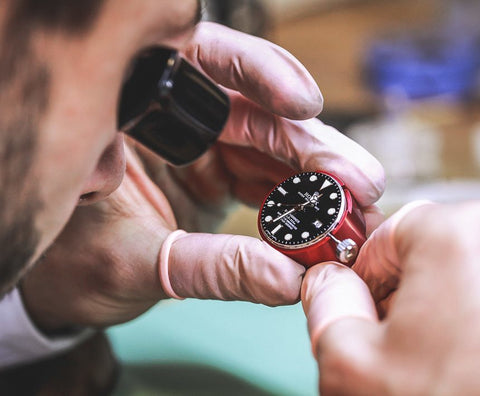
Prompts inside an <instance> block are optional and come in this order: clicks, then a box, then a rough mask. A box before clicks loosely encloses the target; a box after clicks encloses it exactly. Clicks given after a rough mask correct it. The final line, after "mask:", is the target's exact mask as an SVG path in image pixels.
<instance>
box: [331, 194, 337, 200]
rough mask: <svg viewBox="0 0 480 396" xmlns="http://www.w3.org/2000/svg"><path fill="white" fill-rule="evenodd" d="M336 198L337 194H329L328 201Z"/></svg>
mask: <svg viewBox="0 0 480 396" xmlns="http://www.w3.org/2000/svg"><path fill="white" fill-rule="evenodd" d="M337 197H338V194H337V193H331V194H330V199H336V198H337Z"/></svg>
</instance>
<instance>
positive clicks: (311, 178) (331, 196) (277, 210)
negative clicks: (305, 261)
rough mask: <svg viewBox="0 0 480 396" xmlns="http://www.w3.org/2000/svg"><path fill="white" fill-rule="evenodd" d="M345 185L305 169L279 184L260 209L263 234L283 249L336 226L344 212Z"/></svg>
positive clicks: (295, 245)
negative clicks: (343, 186)
mask: <svg viewBox="0 0 480 396" xmlns="http://www.w3.org/2000/svg"><path fill="white" fill-rule="evenodd" d="M344 207H345V195H344V193H343V188H342V187H341V186H340V184H339V183H338V182H337V181H336V180H335V179H334V178H333V177H331V176H329V175H326V174H324V173H319V172H305V173H300V174H297V175H294V176H292V177H289V178H288V179H286V180H285V181H284V182H282V183H280V184H279V185H278V186H276V187H275V188H274V189H273V191H272V192H271V193H270V194H269V195H268V197H267V198H266V200H265V202H264V204H263V207H262V208H261V211H260V219H259V222H260V225H261V231H262V232H263V234H264V235H265V236H266V237H267V238H268V239H269V240H270V241H271V242H273V243H274V244H276V245H279V246H281V247H284V248H298V247H300V245H301V246H303V245H305V244H306V245H308V244H312V243H315V242H316V239H317V238H319V237H323V235H324V234H325V233H327V232H329V231H331V230H332V228H334V226H335V225H336V223H337V221H338V219H340V217H341V216H342V214H343V211H344Z"/></svg>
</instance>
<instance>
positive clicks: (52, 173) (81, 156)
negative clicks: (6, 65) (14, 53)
mask: <svg viewBox="0 0 480 396" xmlns="http://www.w3.org/2000/svg"><path fill="white" fill-rule="evenodd" d="M198 7H199V5H198V2H197V1H196V0H181V1H171V0H142V1H124V0H106V2H105V4H104V6H103V7H102V8H101V11H100V12H99V14H98V16H97V17H96V19H95V21H94V23H93V24H92V26H91V27H90V28H89V29H88V31H86V32H84V33H82V34H79V35H76V36H73V35H69V34H67V33H65V32H63V31H48V30H46V31H42V32H39V33H38V34H36V36H35V37H34V39H33V41H32V43H31V44H32V48H33V50H34V51H35V54H36V57H37V58H38V59H39V61H40V62H41V63H43V64H44V65H45V69H46V73H47V74H48V79H47V78H46V80H48V97H47V98H43V99H42V98H41V95H39V97H40V99H39V100H44V99H48V101H47V102H48V104H47V105H46V106H43V107H42V106H38V108H39V109H40V110H39V111H40V112H41V114H40V117H39V120H41V122H40V123H39V125H35V126H34V128H35V129H34V130H35V133H36V135H37V136H35V142H34V152H35V155H34V156H33V160H32V163H31V165H30V169H31V171H30V172H28V175H27V176H26V177H25V179H24V180H19V181H18V182H19V183H22V185H24V186H32V187H31V188H30V187H29V188H25V189H24V190H22V194H24V196H26V198H25V202H26V203H25V204H24V205H20V204H18V205H14V204H13V203H12V205H11V206H10V208H0V211H6V210H10V213H11V216H13V217H15V216H16V215H20V213H18V212H20V211H22V214H23V215H25V213H28V215H29V216H28V217H29V218H28V219H26V221H24V222H23V223H22V224H24V225H23V226H24V227H25V226H27V225H26V224H30V226H31V227H33V228H34V229H35V237H32V235H30V237H28V238H27V237H25V239H26V240H25V241H24V244H25V245H24V246H23V248H25V249H26V248H31V250H32V256H31V257H30V258H29V259H28V260H27V262H25V265H27V264H28V263H33V262H34V261H36V260H37V259H38V258H39V257H40V255H41V254H42V253H43V252H44V251H45V250H46V249H47V248H48V246H49V245H50V244H51V243H52V241H53V240H54V238H55V237H56V236H57V235H58V233H59V232H60V231H61V229H62V228H63V226H64V225H65V223H66V222H67V220H68V219H69V217H70V215H71V213H72V211H73V210H74V208H75V206H76V205H77V204H89V203H93V202H95V201H98V200H100V199H102V198H104V197H106V196H107V195H108V194H110V193H111V192H112V191H113V190H114V189H116V188H117V187H118V185H119V184H120V182H121V179H122V177H123V173H124V167H125V160H124V153H123V137H122V134H119V133H118V131H117V129H116V128H117V125H116V121H117V113H116V112H117V105H118V100H119V93H120V90H121V86H122V82H123V80H124V78H125V75H126V73H127V71H128V67H129V65H130V64H131V62H132V61H133V59H134V58H135V55H136V54H137V53H138V52H139V51H141V50H142V49H145V48H147V47H149V46H152V45H163V46H167V47H173V48H178V49H181V48H182V47H184V46H185V44H186V43H187V42H188V40H189V39H190V37H191V35H192V34H193V31H194V26H195V24H196V22H197V18H198V13H199V10H198ZM28 110H29V109H28V108H27V109H25V112H26V113H27V112H28ZM0 117H4V115H3V114H2V112H1V109H0ZM1 136H2V135H0V138H2V137H1ZM25 155H28V153H27V152H25ZM32 200H35V202H34V203H32V202H31V201H32ZM27 207H28V209H26V208H27ZM11 208H14V210H13V211H12V210H11ZM0 218H1V217H0ZM29 220H31V221H29ZM0 226H2V224H0ZM0 231H1V230H0ZM27 234H28V233H27ZM20 242H22V241H20ZM29 244H30V245H35V246H28V245H29ZM17 245H18V246H19V247H22V243H17V244H15V246H17ZM11 250H12V249H11ZM27 250H28V249H27ZM16 254H20V252H15V251H14V249H13V251H10V252H9V255H10V256H11V257H14V256H15V255H16ZM11 257H5V256H2V253H1V252H0V266H2V265H3V264H5V263H6V262H8V260H9V259H11ZM17 272H18V271H17ZM0 273H1V272H0ZM16 280H17V279H13V280H12V279H10V281H9V283H12V282H15V281H16ZM6 286H12V285H11V284H9V285H5V280H3V279H0V293H1V291H2V289H5V287H6Z"/></svg>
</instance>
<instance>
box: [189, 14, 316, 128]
mask: <svg viewBox="0 0 480 396" xmlns="http://www.w3.org/2000/svg"><path fill="white" fill-rule="evenodd" d="M185 56H186V57H187V59H188V60H189V61H190V62H191V63H193V64H194V65H195V66H197V67H199V68H200V69H202V70H203V71H204V72H205V73H206V74H207V75H208V76H210V77H211V78H212V79H213V80H215V81H216V82H217V83H219V84H221V85H223V86H225V87H227V88H230V89H233V90H236V91H238V92H240V93H242V94H243V95H244V96H246V97H248V98H249V99H251V100H253V101H254V102H256V103H258V104H259V105H261V106H262V107H264V108H266V109H267V110H269V111H271V112H272V113H275V114H278V115H280V116H282V117H287V118H290V119H298V120H300V119H308V118H312V117H315V116H317V115H318V114H319V113H320V112H321V111H322V106H323V98H322V94H321V93H320V89H319V88H318V86H317V84H316V83H315V81H314V79H313V77H312V76H311V75H310V73H308V71H307V70H306V69H305V67H304V66H303V65H302V64H301V63H300V62H299V61H298V60H297V59H296V58H295V57H294V56H293V55H291V54H290V53H289V52H287V51H286V50H284V49H283V48H281V47H279V46H278V45H275V44H273V43H271V42H269V41H267V40H264V39H261V38H258V37H255V36H251V35H248V34H245V33H241V32H239V31H236V30H233V29H229V28H227V27H225V26H222V25H219V24H216V23H212V22H202V23H200V24H199V25H198V27H197V29H196V32H195V36H194V37H193V39H192V41H191V44H190V45H189V46H188V48H187V49H186V50H185Z"/></svg>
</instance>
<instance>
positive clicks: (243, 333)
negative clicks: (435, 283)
mask: <svg viewBox="0 0 480 396" xmlns="http://www.w3.org/2000/svg"><path fill="white" fill-rule="evenodd" d="M205 19H208V20H213V21H217V22H220V23H223V24H225V25H228V26H231V27H234V28H236V29H238V30H242V31H245V32H248V33H251V34H255V35H258V36H261V37H265V38H267V39H269V40H271V41H273V42H275V43H277V44H279V45H280V46H282V47H284V48H286V49H287V50H289V51H290V52H292V53H293V54H294V55H295V56H296V57H297V58H298V59H299V60H300V61H301V62H302V63H303V64H304V65H305V66H306V67H307V69H308V70H309V71H310V72H311V74H312V75H313V76H314V78H315V80H316V81H317V83H318V85H319V86H320V88H321V90H322V92H323V94H324V97H325V108H324V111H323V112H322V114H320V115H319V118H320V119H321V120H322V121H323V122H325V123H327V124H331V125H333V126H335V127H336V128H337V129H339V130H340V131H342V132H343V133H345V134H346V135H348V136H349V137H351V138H352V139H354V140H356V141H357V142H359V143H360V144H361V145H363V146H364V147H366V148H367V149H368V150H369V151H370V152H371V153H372V154H374V155H375V156H376V157H377V158H378V159H379V160H380V161H381V162H382V164H383V166H384V167H385V170H386V174H387V183H388V184H387V190H386V192H385V195H384V196H383V197H382V199H381V200H380V203H379V204H380V206H381V207H382V208H383V210H384V211H385V213H386V214H391V213H392V212H394V211H395V210H396V209H398V208H399V207H400V206H401V205H403V204H404V203H406V202H408V201H411V200H413V199H418V198H427V199H432V200H436V201H441V202H452V201H458V200H467V199H475V198H477V197H479V196H480V183H479V177H478V176H479V172H480V111H479V108H480V102H479V99H480V72H479V71H480V24H478V20H479V19H480V2H478V0H395V1H388V0H295V1H288V0H235V1H233V0H218V1H213V0H211V1H209V2H207V3H206V13H205ZM271 67H272V68H274V67H275V64H272V65H271ZM256 216H257V213H256V211H255V210H252V209H249V208H246V207H239V208H238V210H236V211H235V212H233V213H232V214H231V216H230V217H229V218H228V220H227V221H226V223H225V224H224V226H223V229H222V230H221V231H222V232H226V233H237V234H244V235H251V236H258V234H257V231H256ZM108 335H109V338H110V341H111V343H112V345H113V349H114V351H115V353H116V355H117V356H118V357H119V359H120V360H121V362H122V367H121V371H120V381H119V383H118V385H117V387H116V390H115V393H116V394H118V395H164V394H165V395H237V394H238V395H257V394H258V395H269V394H270V395H314V394H317V383H318V376H317V370H316V363H315V362H314V361H313V359H312V357H311V356H310V345H309V340H308V335H307V330H306V323H305V318H304V316H303V313H302V309H301V306H300V305H299V304H297V305H296V306H293V307H282V308H268V307H263V306H258V305H254V304H246V303H230V302H229V303H224V302H211V301H194V300H186V301H182V302H165V303H160V304H158V305H157V306H156V307H154V308H153V309H152V310H150V311H149V312H148V313H147V314H146V315H144V316H142V317H141V318H139V319H137V320H136V321H133V322H131V323H128V324H125V325H121V326H117V327H114V328H112V329H110V330H109V332H108Z"/></svg>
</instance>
